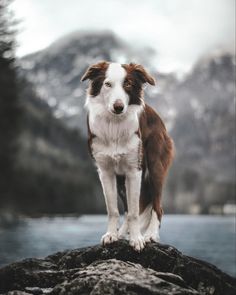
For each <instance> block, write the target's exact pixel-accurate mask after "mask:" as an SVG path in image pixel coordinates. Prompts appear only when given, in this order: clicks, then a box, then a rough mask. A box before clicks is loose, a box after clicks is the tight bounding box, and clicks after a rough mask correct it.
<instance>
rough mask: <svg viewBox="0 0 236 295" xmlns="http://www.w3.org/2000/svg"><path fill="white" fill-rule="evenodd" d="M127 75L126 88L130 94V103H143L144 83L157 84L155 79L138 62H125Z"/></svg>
mask: <svg viewBox="0 0 236 295" xmlns="http://www.w3.org/2000/svg"><path fill="white" fill-rule="evenodd" d="M122 67H123V68H124V69H125V70H126V72H127V75H126V78H125V80H124V85H123V87H124V90H125V91H126V93H127V94H128V95H129V104H137V105H141V104H142V103H143V84H144V83H149V84H151V85H155V80H154V79H153V78H152V77H151V76H150V75H149V74H148V73H147V72H146V70H145V69H144V68H143V67H142V66H141V65H138V64H133V63H130V64H123V65H122Z"/></svg>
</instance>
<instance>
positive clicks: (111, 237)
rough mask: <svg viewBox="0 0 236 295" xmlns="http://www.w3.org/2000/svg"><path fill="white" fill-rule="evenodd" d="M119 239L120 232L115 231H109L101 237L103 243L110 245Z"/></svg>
mask: <svg viewBox="0 0 236 295" xmlns="http://www.w3.org/2000/svg"><path fill="white" fill-rule="evenodd" d="M116 241H118V234H117V233H113V232H107V233H105V235H103V236H102V238H101V243H102V244H103V245H108V244H111V243H114V242H116Z"/></svg>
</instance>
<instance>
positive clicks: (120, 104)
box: [113, 99, 124, 114]
mask: <svg viewBox="0 0 236 295" xmlns="http://www.w3.org/2000/svg"><path fill="white" fill-rule="evenodd" d="M113 109H114V113H116V114H120V113H122V111H123V109H124V104H123V102H122V101H121V100H120V99H118V100H116V101H115V103H114V104H113Z"/></svg>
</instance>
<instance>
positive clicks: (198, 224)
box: [0, 215, 236, 276]
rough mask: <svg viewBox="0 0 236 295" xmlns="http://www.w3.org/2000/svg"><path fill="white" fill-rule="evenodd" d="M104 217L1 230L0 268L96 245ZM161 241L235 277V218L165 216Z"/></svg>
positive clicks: (28, 221)
mask: <svg viewBox="0 0 236 295" xmlns="http://www.w3.org/2000/svg"><path fill="white" fill-rule="evenodd" d="M106 221H107V217H106V216H104V215H84V216H82V217H80V218H75V217H65V218H63V217H55V218H45V217H44V218H35V219H25V220H24V221H22V222H19V223H18V224H15V225H14V226H11V227H4V228H0V265H4V264H7V263H10V262H13V261H16V260H19V259H22V258H26V257H44V256H46V255H48V254H51V253H53V252H55V251H62V250H65V249H70V248H79V247H83V246H88V245H94V244H97V243H99V241H100V237H101V235H102V234H103V233H104V232H105V230H106ZM161 242H162V243H167V244H171V245H173V246H175V247H176V248H178V249H179V250H181V251H182V252H183V253H184V254H187V255H191V256H195V257H198V258H201V259H204V260H206V261H208V262H211V263H213V264H215V265H216V266H218V267H219V268H220V269H222V270H224V271H226V272H228V273H230V274H232V275H234V276H235V275H236V264H235V262H236V261H235V260H236V259H235V220H234V217H221V216H188V215H165V217H164V218H163V222H162V227H161Z"/></svg>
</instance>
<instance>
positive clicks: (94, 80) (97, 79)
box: [81, 61, 109, 96]
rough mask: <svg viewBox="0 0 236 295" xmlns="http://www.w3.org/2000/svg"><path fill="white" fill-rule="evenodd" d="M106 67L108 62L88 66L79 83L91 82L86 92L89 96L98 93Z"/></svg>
mask: <svg viewBox="0 0 236 295" xmlns="http://www.w3.org/2000/svg"><path fill="white" fill-rule="evenodd" d="M108 66H109V63H108V62H106V61H101V62H99V63H97V64H95V65H92V66H90V67H89V68H88V69H87V71H86V72H85V74H84V75H83V77H82V78H81V81H85V80H87V79H89V80H90V81H91V82H90V86H89V89H88V92H89V94H90V95H91V96H97V95H98V94H99V93H100V91H101V88H102V85H103V82H104V80H105V76H106V70H107V68H108Z"/></svg>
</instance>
